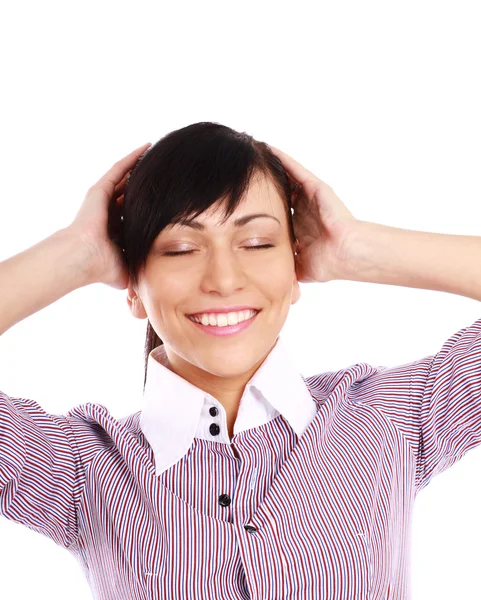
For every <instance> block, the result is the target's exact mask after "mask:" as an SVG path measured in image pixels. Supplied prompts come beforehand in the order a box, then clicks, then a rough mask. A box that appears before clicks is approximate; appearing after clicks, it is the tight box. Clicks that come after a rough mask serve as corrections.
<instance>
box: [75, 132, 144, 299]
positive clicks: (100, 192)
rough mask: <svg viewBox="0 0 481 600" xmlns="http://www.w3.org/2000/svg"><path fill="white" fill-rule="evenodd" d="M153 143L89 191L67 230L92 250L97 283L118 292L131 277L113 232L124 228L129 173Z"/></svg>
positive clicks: (119, 163) (92, 270) (124, 160)
mask: <svg viewBox="0 0 481 600" xmlns="http://www.w3.org/2000/svg"><path fill="white" fill-rule="evenodd" d="M150 145H151V143H150V142H149V143H147V144H144V145H143V146H140V148H137V149H136V150H134V151H133V152H131V153H130V154H128V155H127V156H125V157H124V158H122V159H120V160H119V161H117V162H116V163H115V164H114V165H113V167H112V168H111V169H110V170H109V171H107V173H105V175H104V176H103V177H101V178H100V179H99V181H97V183H95V184H94V185H93V186H92V187H91V188H90V189H89V190H88V191H87V194H86V196H85V199H84V201H83V204H82V206H81V207H80V209H79V211H78V213H77V215H76V216H75V219H74V220H73V221H72V223H71V224H70V225H69V226H68V227H66V228H65V230H64V231H65V232H68V233H69V234H72V235H73V236H74V237H76V239H78V240H79V242H80V243H84V244H86V245H87V246H88V247H89V249H90V261H91V262H90V263H89V266H88V268H89V271H90V273H91V277H92V282H93V283H105V284H106V285H109V286H111V287H113V288H116V289H118V290H124V289H126V288H127V287H128V284H129V274H128V270H127V267H126V264H125V260H124V257H123V252H122V249H121V248H120V246H119V245H118V244H117V243H116V242H115V241H113V240H112V239H111V236H112V234H113V233H118V231H119V229H118V230H117V231H115V232H113V231H109V229H110V228H112V225H113V228H114V229H117V228H120V209H121V204H122V200H123V193H124V190H125V184H126V181H127V177H128V174H129V172H130V171H131V170H132V168H133V167H134V165H135V163H136V162H137V160H138V158H139V157H140V155H141V154H142V153H143V152H145V150H147V148H148V147H149V146H150ZM117 221H118V223H117Z"/></svg>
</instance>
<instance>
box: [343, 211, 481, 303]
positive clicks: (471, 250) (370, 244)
mask: <svg viewBox="0 0 481 600" xmlns="http://www.w3.org/2000/svg"><path fill="white" fill-rule="evenodd" d="M345 256H346V258H345V260H343V261H342V265H340V272H339V274H338V277H337V278H338V279H345V280H350V281H364V282H368V283H384V284H389V285H400V286H405V287H414V288H423V289H428V290H438V291H443V292H448V293H452V294H459V295H460V296H466V297H468V298H473V299H474V300H479V301H481V237H477V236H468V235H451V234H442V233H427V232H423V231H413V230H409V229H400V228H397V227H388V226H387V225H379V224H377V223H370V222H368V221H358V222H357V223H356V226H355V227H354V230H353V232H352V234H351V236H350V238H349V243H348V248H347V250H346V255H345Z"/></svg>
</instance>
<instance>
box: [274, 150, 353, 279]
mask: <svg viewBox="0 0 481 600" xmlns="http://www.w3.org/2000/svg"><path fill="white" fill-rule="evenodd" d="M269 148H270V149H271V150H272V152H273V153H274V154H275V155H276V156H277V157H278V158H279V160H280V161H281V163H282V165H283V167H284V169H285V170H286V171H287V173H288V175H289V176H290V178H291V179H292V180H293V183H296V184H298V187H297V191H296V192H295V193H294V195H293V200H292V207H293V208H294V214H293V216H292V220H293V223H294V233H295V234H296V237H297V239H298V248H297V255H296V273H297V280H298V281H299V282H301V283H309V282H326V281H331V280H333V279H340V278H342V277H341V276H340V273H342V265H343V263H345V262H346V260H347V259H348V255H347V249H348V246H349V240H350V236H351V235H352V233H353V232H354V230H355V227H356V224H357V223H358V220H357V219H356V218H355V217H354V216H353V214H352V213H351V212H350V211H349V210H348V208H347V207H346V206H345V205H344V204H343V203H342V202H341V200H340V199H339V198H338V197H337V196H336V194H335V193H334V191H333V189H332V188H331V187H330V186H329V185H327V183H324V181H322V180H321V179H319V178H318V177H316V176H315V175H314V173H311V172H310V171H308V170H307V169H306V168H305V167H303V166H302V165H301V164H300V163H298V162H297V161H296V160H294V159H293V158H291V157H290V156H288V155H287V154H285V153H284V152H282V150H279V149H278V148H276V147H275V146H270V145H269Z"/></svg>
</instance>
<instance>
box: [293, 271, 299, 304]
mask: <svg viewBox="0 0 481 600" xmlns="http://www.w3.org/2000/svg"><path fill="white" fill-rule="evenodd" d="M300 297H301V288H300V286H299V281H298V280H297V276H296V274H295V273H294V279H293V281H292V294H291V304H295V303H296V302H297V301H298V300H299V299H300Z"/></svg>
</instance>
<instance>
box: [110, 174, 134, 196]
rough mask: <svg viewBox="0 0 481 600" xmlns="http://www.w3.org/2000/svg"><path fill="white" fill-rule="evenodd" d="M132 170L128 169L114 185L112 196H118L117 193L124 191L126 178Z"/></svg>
mask: <svg viewBox="0 0 481 600" xmlns="http://www.w3.org/2000/svg"><path fill="white" fill-rule="evenodd" d="M131 171H132V169H130V170H129V171H127V173H126V174H125V175H124V176H123V177H122V180H121V181H119V183H118V184H117V185H116V186H115V192H114V196H118V195H119V194H123V193H124V191H125V186H126V184H127V179H128V178H129V174H130V172H131Z"/></svg>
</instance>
